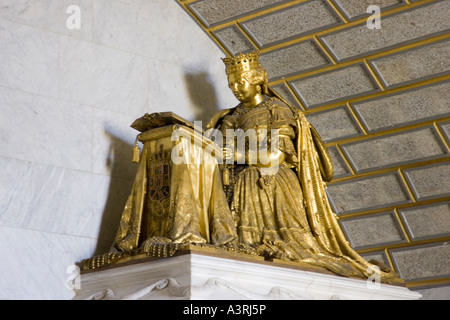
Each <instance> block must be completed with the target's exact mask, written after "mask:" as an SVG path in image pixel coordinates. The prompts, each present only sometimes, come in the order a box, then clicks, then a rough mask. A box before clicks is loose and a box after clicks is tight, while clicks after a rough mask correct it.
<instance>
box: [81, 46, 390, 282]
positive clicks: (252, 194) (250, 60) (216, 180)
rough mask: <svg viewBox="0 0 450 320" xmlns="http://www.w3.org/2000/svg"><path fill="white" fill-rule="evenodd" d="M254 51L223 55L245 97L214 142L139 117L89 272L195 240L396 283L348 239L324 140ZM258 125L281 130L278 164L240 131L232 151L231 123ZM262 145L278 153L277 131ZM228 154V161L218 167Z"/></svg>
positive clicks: (177, 123) (186, 127)
mask: <svg viewBox="0 0 450 320" xmlns="http://www.w3.org/2000/svg"><path fill="white" fill-rule="evenodd" d="M258 57H259V53H250V54H247V55H243V54H241V55H239V56H237V57H231V58H226V59H224V62H225V65H226V71H227V75H228V81H229V86H230V89H231V90H232V91H233V93H234V94H235V96H236V98H237V99H238V100H239V101H240V102H241V103H240V104H239V105H237V106H236V107H234V108H231V109H226V110H221V111H220V112H218V113H217V114H216V115H215V116H214V117H213V118H212V119H211V121H210V122H209V124H208V125H207V129H209V130H216V132H217V131H218V132H220V133H221V135H220V136H221V137H223V138H224V139H223V141H217V140H216V139H217V137H216V138H215V139H214V140H215V141H214V143H213V142H212V141H211V140H209V139H208V138H206V137H205V136H204V135H203V134H202V132H201V131H200V130H196V128H195V127H194V126H193V125H191V124H190V123H188V122H187V121H185V120H183V119H181V118H179V117H178V116H176V115H174V114H171V113H164V114H153V115H145V116H144V117H142V118H140V119H138V120H136V122H135V123H134V124H133V125H132V126H133V127H134V128H136V129H137V130H139V131H141V132H142V133H141V134H140V135H139V136H138V138H139V140H140V141H141V142H142V143H143V144H144V147H143V151H142V157H141V160H140V164H139V169H138V173H137V175H136V179H135V182H134V185H133V189H132V192H131V195H130V197H129V198H128V201H127V204H126V206H125V209H124V211H123V214H122V219H121V222H120V226H119V230H118V232H117V236H116V239H115V242H114V245H113V246H112V249H111V251H110V252H109V253H106V254H104V255H101V256H98V257H93V258H91V259H86V260H84V261H83V262H82V265H83V269H84V270H86V269H95V268H98V267H101V266H104V265H107V264H111V263H119V262H121V261H125V260H126V259H128V258H130V257H131V258H132V257H133V256H139V255H142V254H145V255H150V256H157V257H167V256H171V255H173V254H174V253H175V252H176V251H177V250H182V249H183V248H186V247H188V246H189V245H192V244H194V245H198V246H210V247H213V248H220V249H222V250H226V251H234V252H241V253H244V254H252V255H258V256H263V257H265V259H268V260H276V259H277V260H288V261H293V262H298V263H299V264H308V265H312V266H316V267H320V268H324V269H327V270H329V271H332V272H334V273H335V274H338V275H342V276H356V277H362V278H369V277H371V276H373V274H374V273H375V272H377V276H378V277H379V279H380V280H381V281H383V282H392V281H397V274H396V273H394V272H393V271H391V270H390V269H388V268H387V267H386V266H384V265H383V264H381V263H378V262H375V261H371V262H372V263H369V262H367V261H365V260H364V259H363V258H362V257H361V256H360V255H359V254H358V253H357V252H356V251H354V250H353V248H352V247H351V245H350V243H349V242H348V241H347V239H346V238H345V236H344V233H343V232H342V230H341V227H340V225H339V222H338V217H337V215H336V214H335V213H334V212H333V211H332V209H331V206H330V204H329V202H328V198H327V196H326V192H325V189H326V182H328V181H330V180H331V179H332V177H333V165H332V161H331V158H330V156H329V154H328V152H327V150H326V147H325V146H324V144H323V142H322V140H321V139H320V136H319V135H318V134H317V132H316V131H315V129H314V128H313V127H312V126H311V124H310V123H309V122H308V121H307V120H306V118H305V116H304V114H303V113H302V112H301V111H300V110H298V109H296V108H294V107H292V106H290V105H289V104H288V103H287V102H286V101H285V100H284V99H283V98H282V97H280V96H279V95H278V94H277V93H276V92H275V91H273V90H272V89H270V88H269V87H268V86H267V73H266V71H265V69H264V68H263V67H262V66H261V65H260V64H259V61H258ZM261 129H264V130H266V132H267V131H270V132H273V130H275V131H274V132H276V133H277V136H278V138H277V139H276V140H277V144H278V145H277V152H275V153H273V154H276V157H275V156H274V158H273V159H274V160H276V161H275V163H276V166H272V165H271V164H269V166H268V167H267V166H265V165H264V164H263V163H262V162H261V161H259V160H258V161H257V162H256V163H254V162H251V161H250V160H249V157H248V155H249V154H252V152H253V153H254V152H256V150H252V147H251V145H250V144H244V150H239V148H237V147H236V144H235V143H234V138H235V137H233V139H232V140H233V142H232V144H233V146H232V148H225V149H224V148H223V146H225V145H226V146H228V140H227V139H228V136H227V131H228V130H232V131H233V132H235V133H236V132H244V133H245V132H249V131H251V130H255V131H257V132H259V131H258V130H261ZM174 133H175V135H174ZM266 138H267V137H266ZM257 140H258V141H260V137H257ZM218 142H222V143H218ZM265 143H266V147H265V148H266V149H265V151H269V149H270V151H272V149H271V148H272V144H274V142H273V141H272V142H271V136H269V137H268V138H267V139H266V142H265ZM257 147H258V148H259V147H260V145H258V146H257ZM222 152H223V153H222ZM242 152H243V154H245V156H244V157H243V158H242V157H241V154H240V153H242ZM222 155H223V158H226V161H225V162H226V163H225V164H224V165H219V163H218V160H222ZM238 158H239V159H241V160H242V159H244V160H245V161H243V162H242V161H240V160H237V159H238ZM267 169H269V171H267ZM273 169H276V170H274V171H273ZM265 170H266V171H265ZM270 170H272V172H273V173H271V174H267V172H270Z"/></svg>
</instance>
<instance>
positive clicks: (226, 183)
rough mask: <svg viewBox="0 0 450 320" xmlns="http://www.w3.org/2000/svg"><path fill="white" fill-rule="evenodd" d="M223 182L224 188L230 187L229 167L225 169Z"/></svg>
mask: <svg viewBox="0 0 450 320" xmlns="http://www.w3.org/2000/svg"><path fill="white" fill-rule="evenodd" d="M222 180H223V185H224V186H229V185H230V170H229V169H228V168H227V167H225V168H223V172H222Z"/></svg>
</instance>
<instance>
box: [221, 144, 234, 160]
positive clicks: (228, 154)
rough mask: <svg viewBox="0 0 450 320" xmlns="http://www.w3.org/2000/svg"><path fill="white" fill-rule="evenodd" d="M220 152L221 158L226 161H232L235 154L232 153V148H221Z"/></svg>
mask: <svg viewBox="0 0 450 320" xmlns="http://www.w3.org/2000/svg"><path fill="white" fill-rule="evenodd" d="M222 154H223V160H224V161H225V162H226V163H232V162H234V161H235V158H236V157H235V154H234V150H233V149H232V148H223V149H222Z"/></svg>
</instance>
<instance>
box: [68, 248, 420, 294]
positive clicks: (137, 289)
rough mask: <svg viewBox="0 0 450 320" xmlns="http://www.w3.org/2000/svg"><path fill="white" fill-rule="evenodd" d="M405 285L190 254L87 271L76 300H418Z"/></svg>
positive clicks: (238, 258) (255, 260)
mask: <svg viewBox="0 0 450 320" xmlns="http://www.w3.org/2000/svg"><path fill="white" fill-rule="evenodd" d="M420 297H421V295H420V294H418V293H416V292H413V291H410V290H408V289H407V288H406V287H404V286H401V285H386V284H379V283H374V282H371V281H366V280H364V279H356V278H355V279H353V278H345V277H340V276H336V275H334V274H332V273H330V272H328V271H326V270H324V269H319V268H314V267H304V266H299V265H296V264H293V263H285V262H269V261H264V260H262V259H259V258H256V257H255V258H242V256H232V255H224V254H222V255H220V256H217V255H214V254H211V253H205V252H201V251H198V252H195V251H189V252H187V253H186V254H181V255H177V256H173V257H171V258H165V259H155V258H153V259H144V260H141V261H134V262H133V263H127V264H123V265H120V264H118V265H113V266H109V267H107V268H103V269H99V270H94V271H89V272H85V273H83V274H82V275H81V285H80V289H79V290H76V296H75V298H74V299H75V300H86V299H89V300H97V299H121V300H122V299H123V300H136V299H146V300H160V299H164V300H167V299H177V300H200V299H203V300H219V299H220V300H319V299H320V300H323V299H327V300H328V299H345V300H347V299H358V300H375V299H383V300H393V299H406V300H411V299H419V298H420Z"/></svg>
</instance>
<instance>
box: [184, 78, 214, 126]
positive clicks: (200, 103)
mask: <svg viewBox="0 0 450 320" xmlns="http://www.w3.org/2000/svg"><path fill="white" fill-rule="evenodd" d="M184 78H185V82H186V88H187V91H188V93H189V98H190V100H191V104H192V106H193V112H194V120H196V121H202V123H203V126H204V125H206V123H207V122H208V121H209V120H210V119H211V117H212V116H213V115H214V114H215V113H216V112H217V111H218V108H217V96H216V92H215V89H214V83H212V82H211V79H210V78H209V76H208V74H207V73H206V72H197V73H187V74H185V75H184Z"/></svg>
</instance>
